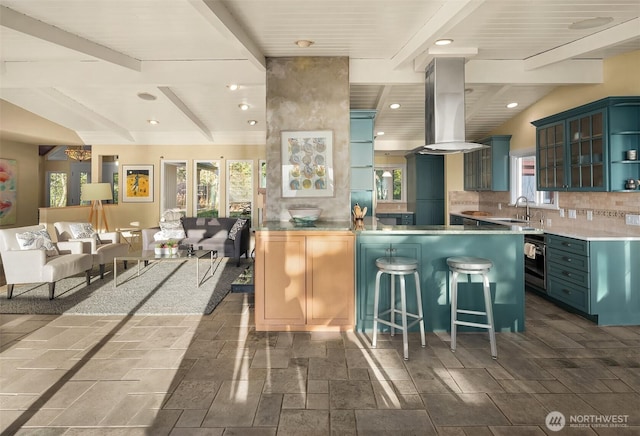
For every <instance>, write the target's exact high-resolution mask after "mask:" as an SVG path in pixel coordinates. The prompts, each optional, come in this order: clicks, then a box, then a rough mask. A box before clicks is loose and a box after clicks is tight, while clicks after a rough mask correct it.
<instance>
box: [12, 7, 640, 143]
mask: <svg viewBox="0 0 640 436" xmlns="http://www.w3.org/2000/svg"><path fill="white" fill-rule="evenodd" d="M639 17H640V0H615V1H605V0H536V1H531V0H0V61H1V62H0V98H1V99H3V100H5V101H7V102H10V103H11V104H13V105H16V106H18V107H20V108H22V109H25V110H27V111H29V112H32V113H34V114H36V115H38V116H40V117H42V118H44V119H46V120H49V121H51V122H53V123H56V124H59V125H61V126H64V127H66V128H68V129H71V130H73V131H75V132H76V133H77V134H78V136H79V137H80V138H81V140H82V141H83V142H84V143H86V144H177V145H179V144H263V143H264V141H265V129H266V126H265V94H266V88H265V64H266V62H265V59H266V58H267V57H281V56H348V57H349V59H350V83H351V108H352V109H377V110H378V116H377V119H376V131H384V132H385V135H384V137H382V136H379V137H378V138H377V147H378V145H380V146H382V147H383V148H384V147H387V148H395V149H405V150H409V149H412V148H414V147H415V146H417V145H420V144H421V143H422V142H423V141H424V121H423V119H424V86H423V80H424V69H425V67H426V65H428V63H429V62H430V60H431V59H433V58H434V57H436V56H457V57H464V58H465V59H466V61H467V62H466V66H465V74H466V83H465V88H467V89H468V90H469V91H468V92H467V93H466V127H467V139H470V140H473V139H478V138H479V137H482V136H483V135H485V134H486V133H487V132H489V131H490V130H491V129H493V128H495V127H496V126H498V125H500V124H502V123H503V122H504V121H505V120H507V119H509V118H511V117H513V116H514V115H515V114H517V113H518V112H519V111H521V110H522V109H524V108H526V107H527V106H529V105H531V104H532V103H534V102H536V101H537V100H539V99H540V98H541V97H543V96H544V95H546V94H547V93H548V92H550V91H551V90H552V89H554V88H555V87H557V86H566V85H572V84H589V83H600V82H601V81H602V74H603V71H602V64H603V62H602V61H603V59H605V58H607V57H609V56H613V55H618V54H621V53H625V52H629V51H634V50H640V18H639ZM585 20H587V21H585ZM590 24H591V25H595V27H590V26H589V25H590ZM442 38H449V39H452V40H453V42H452V43H451V44H449V45H447V46H437V45H435V42H436V40H438V39H442ZM297 40H311V41H313V42H314V44H312V45H311V46H309V47H306V48H301V47H298V46H297V45H296V44H295V43H294V42H295V41H297ZM232 83H236V84H239V85H240V87H239V89H238V90H236V91H231V90H230V89H229V88H228V86H227V85H229V84H232ZM292 86H293V85H292ZM141 95H142V97H145V96H146V97H147V98H151V99H150V100H149V99H144V98H141ZM149 96H152V97H149ZM153 97H155V99H153ZM392 102H393V103H400V104H401V107H400V109H398V110H395V111H394V110H391V109H389V104H390V103H392ZM510 102H518V104H519V105H518V106H517V108H515V109H507V108H506V104H507V103H510ZM243 103H246V104H247V105H248V106H249V108H248V109H247V110H244V111H243V110H241V109H240V108H239V105H240V104H243ZM149 120H157V121H158V122H159V124H157V125H152V124H150V123H149V122H148V121H149ZM249 120H255V121H257V124H255V125H250V124H249V123H248V121H249ZM38 140H40V139H38Z"/></svg>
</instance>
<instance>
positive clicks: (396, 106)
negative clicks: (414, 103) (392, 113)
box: [389, 103, 400, 109]
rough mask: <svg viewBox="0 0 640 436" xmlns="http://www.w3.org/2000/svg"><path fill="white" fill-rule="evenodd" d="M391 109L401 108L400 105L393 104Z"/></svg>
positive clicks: (390, 106)
mask: <svg viewBox="0 0 640 436" xmlns="http://www.w3.org/2000/svg"><path fill="white" fill-rule="evenodd" d="M389 108H390V109H398V108H400V103H391V104H390V105H389Z"/></svg>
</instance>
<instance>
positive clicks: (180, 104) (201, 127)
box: [158, 86, 213, 142]
mask: <svg viewBox="0 0 640 436" xmlns="http://www.w3.org/2000/svg"><path fill="white" fill-rule="evenodd" d="M158 89H159V90H160V91H161V92H162V93H163V94H164V95H165V96H166V97H167V98H168V99H169V100H170V101H171V103H173V104H174V106H175V107H177V108H178V109H179V110H180V112H182V113H183V114H184V115H185V116H186V117H187V118H188V119H189V120H191V122H192V123H193V124H195V126H196V127H197V128H198V130H199V131H200V133H202V134H203V135H204V136H205V138H207V139H208V140H210V141H212V142H213V136H212V135H211V132H210V131H209V129H207V126H206V125H205V124H204V123H203V122H202V120H201V119H200V118H198V117H197V116H196V114H194V113H193V112H192V111H191V109H189V107H188V106H187V105H186V104H185V103H184V102H183V101H182V100H181V99H180V97H178V96H177V95H176V94H175V93H174V92H173V90H172V89H171V88H169V87H168V86H158Z"/></svg>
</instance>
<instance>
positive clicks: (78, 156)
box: [64, 145, 91, 162]
mask: <svg viewBox="0 0 640 436" xmlns="http://www.w3.org/2000/svg"><path fill="white" fill-rule="evenodd" d="M86 147H89V148H86ZM90 147H91V146H86V145H78V146H67V149H66V150H65V151H64V152H65V154H66V155H67V156H68V157H69V159H73V160H78V161H81V162H82V161H83V160H91V148H90Z"/></svg>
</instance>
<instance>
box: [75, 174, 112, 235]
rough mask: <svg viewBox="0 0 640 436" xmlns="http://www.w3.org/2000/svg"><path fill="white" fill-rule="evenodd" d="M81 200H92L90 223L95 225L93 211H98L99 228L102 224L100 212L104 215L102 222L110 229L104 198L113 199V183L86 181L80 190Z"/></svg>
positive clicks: (97, 221)
mask: <svg viewBox="0 0 640 436" xmlns="http://www.w3.org/2000/svg"><path fill="white" fill-rule="evenodd" d="M80 200H82V201H90V202H91V212H90V213H89V223H91V225H93V212H94V211H95V212H96V225H95V228H96V230H98V228H99V227H98V225H99V224H100V218H99V217H98V215H99V214H101V215H102V222H103V223H104V228H105V229H106V231H107V232H108V231H109V224H107V217H106V215H105V213H104V207H102V200H113V192H112V191H111V183H85V184H84V185H82V189H81V192H80Z"/></svg>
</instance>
